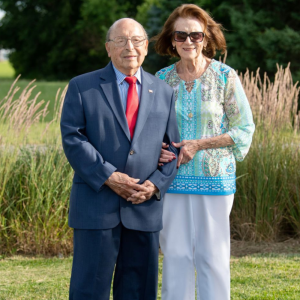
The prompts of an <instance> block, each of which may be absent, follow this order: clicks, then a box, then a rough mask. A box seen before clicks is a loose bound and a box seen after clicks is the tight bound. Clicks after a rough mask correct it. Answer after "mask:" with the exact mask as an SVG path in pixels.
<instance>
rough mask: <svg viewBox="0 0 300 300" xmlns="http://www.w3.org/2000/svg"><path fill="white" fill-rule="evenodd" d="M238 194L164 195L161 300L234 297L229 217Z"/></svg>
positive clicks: (214, 299) (161, 244)
mask: <svg viewBox="0 0 300 300" xmlns="http://www.w3.org/2000/svg"><path fill="white" fill-rule="evenodd" d="M233 198H234V195H233V194H232V195H228V196H207V195H189V194H166V195H165V197H164V211H163V226H164V227H163V230H162V231H161V233H160V238H159V240H160V247H161V250H162V252H163V254H164V260H163V278H162V293H161V294H162V298H161V299H162V300H194V299H195V269H196V271H197V278H196V282H197V299H198V300H229V299H230V228H229V215H230V211H231V208H232V204H233Z"/></svg>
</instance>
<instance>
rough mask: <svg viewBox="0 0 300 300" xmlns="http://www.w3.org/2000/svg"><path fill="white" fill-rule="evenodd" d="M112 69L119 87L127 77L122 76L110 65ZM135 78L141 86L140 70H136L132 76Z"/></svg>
mask: <svg viewBox="0 0 300 300" xmlns="http://www.w3.org/2000/svg"><path fill="white" fill-rule="evenodd" d="M112 66H113V69H114V71H115V74H116V77H117V82H118V85H120V84H121V83H122V82H123V81H124V80H125V78H126V77H128V76H127V75H125V74H123V73H122V72H120V71H119V70H118V69H117V68H116V67H115V66H114V64H113V63H112ZM133 76H135V77H136V79H137V80H138V82H139V84H142V80H141V68H138V70H137V71H136V73H135V74H134V75H133Z"/></svg>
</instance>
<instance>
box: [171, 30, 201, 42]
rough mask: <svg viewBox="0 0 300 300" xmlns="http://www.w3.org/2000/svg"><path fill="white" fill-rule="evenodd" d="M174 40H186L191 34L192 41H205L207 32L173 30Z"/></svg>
mask: <svg viewBox="0 0 300 300" xmlns="http://www.w3.org/2000/svg"><path fill="white" fill-rule="evenodd" d="M173 36H174V40H175V41H176V42H185V40H186V39H187V37H188V36H189V37H190V39H191V42H193V43H200V42H202V41H203V39H204V37H205V33H203V32H191V33H187V32H184V31H174V32H173Z"/></svg>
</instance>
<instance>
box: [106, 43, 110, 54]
mask: <svg viewBox="0 0 300 300" xmlns="http://www.w3.org/2000/svg"><path fill="white" fill-rule="evenodd" d="M105 48H106V51H107V55H108V57H110V44H109V42H106V43H105Z"/></svg>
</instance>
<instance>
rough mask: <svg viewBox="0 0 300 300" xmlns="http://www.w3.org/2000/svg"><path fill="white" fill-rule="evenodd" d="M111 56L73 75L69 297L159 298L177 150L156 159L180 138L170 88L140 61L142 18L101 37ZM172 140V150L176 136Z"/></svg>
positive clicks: (66, 112)
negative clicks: (165, 209)
mask: <svg viewBox="0 0 300 300" xmlns="http://www.w3.org/2000/svg"><path fill="white" fill-rule="evenodd" d="M105 46H106V49H107V53H108V56H109V57H110V58H111V62H110V63H109V64H108V65H107V66H106V67H105V68H103V69H100V70H97V71H94V72H91V73H87V74H83V75H80V76H78V77H75V78H73V79H72V80H71V81H70V84H69V89H68V92H67V95H66V98H65V102H64V107H63V112H62V118H61V132H62V142H63V148H64V151H65V154H66V157H67V159H68V160H69V162H70V164H71V166H72V168H73V169H74V171H75V175H74V179H73V186H72V191H71V196H70V213H69V225H70V227H73V228H74V259H73V268H72V276H71V284H70V299H74V300H85V299H90V300H92V299H93V300H96V299H99V300H108V299H109V296H110V287H111V281H112V275H113V271H114V269H115V274H114V284H113V292H114V299H116V300H119V299H122V300H139V299H141V300H142V299H143V300H155V299H156V293H157V277H158V237H159V231H160V230H161V229H162V201H160V199H161V198H162V197H163V195H164V193H165V192H166V190H167V189H168V186H169V185H170V184H171V182H172V180H173V178H174V177H175V174H176V159H174V160H173V161H172V162H170V163H169V164H165V165H164V166H160V167H158V166H157V163H158V159H159V156H160V152H161V145H162V142H163V141H164V142H166V143H168V144H169V145H171V142H172V141H179V134H178V129H177V124H176V117H175V109H174V95H173V90H172V88H170V87H169V86H168V85H167V84H165V83H164V82H163V81H161V80H159V79H157V78H155V77H154V76H152V75H150V74H149V73H146V72H145V71H143V69H142V68H141V65H142V63H143V61H144V58H145V56H146V54H147V47H148V40H147V34H146V32H145V30H144V28H143V27H142V26H141V25H140V24H139V23H137V22H136V21H134V20H132V19H121V20H118V21H116V22H115V23H114V24H113V25H112V27H111V28H110V29H109V31H108V34H107V42H106V44H105ZM169 150H170V151H172V152H173V153H174V158H176V156H177V154H178V153H177V150H176V149H175V148H173V147H172V146H170V147H169Z"/></svg>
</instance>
